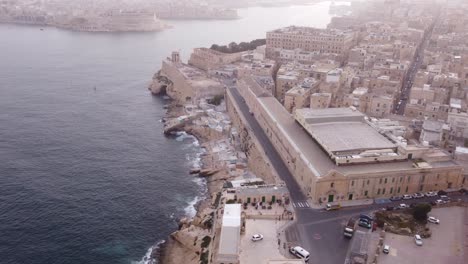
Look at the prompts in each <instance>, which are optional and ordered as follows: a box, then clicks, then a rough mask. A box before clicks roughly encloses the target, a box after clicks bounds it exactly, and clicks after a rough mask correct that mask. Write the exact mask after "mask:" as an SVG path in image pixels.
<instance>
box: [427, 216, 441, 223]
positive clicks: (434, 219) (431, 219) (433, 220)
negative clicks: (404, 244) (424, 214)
mask: <svg viewBox="0 0 468 264" xmlns="http://www.w3.org/2000/svg"><path fill="white" fill-rule="evenodd" d="M427 221H428V222H430V223H433V224H440V220H439V219H437V218H435V217H433V216H429V217H428V218H427Z"/></svg>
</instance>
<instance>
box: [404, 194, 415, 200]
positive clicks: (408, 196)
mask: <svg viewBox="0 0 468 264" xmlns="http://www.w3.org/2000/svg"><path fill="white" fill-rule="evenodd" d="M409 199H413V196H411V195H409V194H405V195H403V200H409Z"/></svg>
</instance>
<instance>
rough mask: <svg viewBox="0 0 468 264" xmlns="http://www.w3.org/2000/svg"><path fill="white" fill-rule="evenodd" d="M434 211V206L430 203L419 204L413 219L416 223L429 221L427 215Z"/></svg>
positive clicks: (415, 207)
mask: <svg viewBox="0 0 468 264" xmlns="http://www.w3.org/2000/svg"><path fill="white" fill-rule="evenodd" d="M431 210H432V206H431V205H430V204H428V203H423V204H417V205H415V206H414V208H413V218H414V219H415V220H416V221H419V222H424V221H426V220H427V214H428V213H429V212H430V211H431Z"/></svg>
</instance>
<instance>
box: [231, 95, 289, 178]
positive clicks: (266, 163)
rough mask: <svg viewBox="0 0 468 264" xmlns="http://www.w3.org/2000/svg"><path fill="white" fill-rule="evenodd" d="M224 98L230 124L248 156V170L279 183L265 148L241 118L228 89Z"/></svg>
mask: <svg viewBox="0 0 468 264" xmlns="http://www.w3.org/2000/svg"><path fill="white" fill-rule="evenodd" d="M225 100H226V107H227V110H228V113H229V116H230V117H231V121H232V124H233V126H234V127H236V128H237V129H238V131H239V138H240V142H241V149H242V150H243V151H244V152H245V153H246V155H247V157H248V168H249V170H250V171H252V172H253V173H254V174H256V175H257V176H258V177H260V178H262V179H263V180H264V181H265V183H267V184H274V183H280V181H281V180H280V179H279V177H278V174H277V173H276V171H275V169H274V168H273V166H272V165H271V162H270V160H269V159H268V157H267V156H266V155H265V150H264V149H263V147H262V145H261V144H260V142H259V141H258V140H257V138H256V137H255V135H254V134H253V133H252V132H251V129H250V127H249V126H248V125H247V121H246V120H245V119H244V118H243V116H242V114H240V111H239V109H238V106H237V105H236V104H235V101H234V100H233V99H232V97H231V95H230V93H229V92H228V91H227V92H226V95H225Z"/></svg>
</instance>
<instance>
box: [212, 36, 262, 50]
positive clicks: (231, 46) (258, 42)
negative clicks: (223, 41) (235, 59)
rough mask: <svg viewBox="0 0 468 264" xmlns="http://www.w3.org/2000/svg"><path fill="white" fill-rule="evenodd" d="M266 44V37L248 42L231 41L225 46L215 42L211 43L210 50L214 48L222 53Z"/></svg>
mask: <svg viewBox="0 0 468 264" xmlns="http://www.w3.org/2000/svg"><path fill="white" fill-rule="evenodd" d="M265 44H266V39H256V40H252V41H250V42H241V43H239V44H237V43H236V42H231V43H229V45H227V46H220V45H217V44H213V45H211V48H210V49H212V50H216V51H219V52H222V53H237V52H242V51H248V50H254V49H256V48H257V47H258V46H263V45H265Z"/></svg>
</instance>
